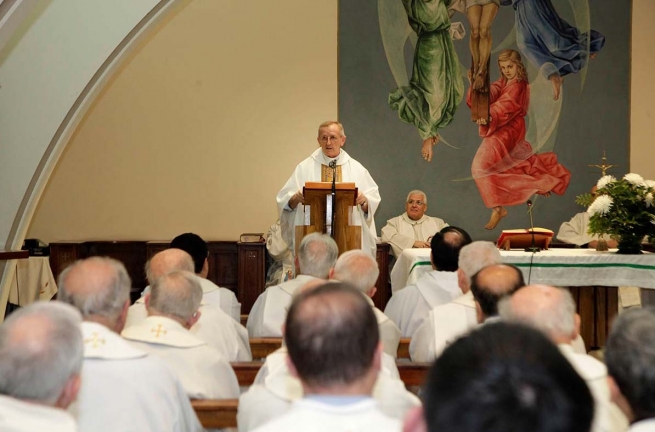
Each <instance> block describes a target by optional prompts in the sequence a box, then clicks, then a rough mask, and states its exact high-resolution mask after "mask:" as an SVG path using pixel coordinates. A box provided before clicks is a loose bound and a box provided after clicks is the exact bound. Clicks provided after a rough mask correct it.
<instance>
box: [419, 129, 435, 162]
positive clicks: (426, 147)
mask: <svg viewBox="0 0 655 432" xmlns="http://www.w3.org/2000/svg"><path fill="white" fill-rule="evenodd" d="M438 142H439V136H438V135H437V136H436V137H429V138H426V139H424V140H423V147H422V148H421V155H422V156H423V159H425V160H426V161H428V162H430V161H431V160H432V147H433V146H434V145H435V144H436V143H438Z"/></svg>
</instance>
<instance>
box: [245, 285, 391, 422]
mask: <svg viewBox="0 0 655 432" xmlns="http://www.w3.org/2000/svg"><path fill="white" fill-rule="evenodd" d="M284 338H285V342H286V345H287V349H288V361H287V360H285V359H283V357H285V356H286V355H284V354H281V357H280V358H278V359H277V360H276V361H273V360H271V363H270V364H269V365H268V366H270V367H272V370H271V371H269V375H268V376H267V377H266V378H264V382H268V383H269V384H270V387H268V391H269V393H270V394H269V395H268V396H270V398H269V401H275V398H277V402H271V406H275V407H276V408H274V409H275V412H272V413H270V412H269V413H268V414H265V413H264V403H263V401H262V400H261V399H258V398H262V397H264V395H265V392H266V388H264V391H262V392H260V394H259V395H257V394H255V393H254V391H253V388H255V386H253V388H251V391H249V392H248V393H246V394H244V395H243V396H242V398H241V404H240V406H239V414H238V415H239V428H240V430H241V431H244V430H250V429H251V428H252V427H255V424H260V425H259V426H258V427H256V429H255V430H257V431H259V432H267V431H281V430H284V431H290V432H293V431H306V430H317V431H346V430H352V429H354V430H359V431H368V430H370V431H382V432H384V431H399V430H400V427H401V424H400V421H399V420H398V419H394V418H392V417H389V416H387V415H386V414H384V413H383V412H382V411H381V410H380V409H379V408H378V406H377V404H376V402H375V399H373V398H372V396H371V395H372V393H373V388H374V386H375V383H376V381H377V379H378V376H379V375H380V371H381V368H382V356H383V352H382V345H381V343H380V341H379V331H378V324H377V319H376V317H375V313H374V312H373V310H372V308H371V307H370V305H369V304H368V302H366V300H365V298H364V297H363V296H362V295H361V293H360V292H359V291H357V290H356V289H355V288H353V287H351V286H349V285H347V284H343V283H327V284H324V285H321V286H319V287H317V288H313V289H308V290H305V291H304V292H302V293H300V294H299V295H297V296H296V297H295V298H294V300H293V302H292V304H291V306H290V307H289V312H288V314H287V317H286V322H285V335H284ZM281 365H288V367H289V370H290V373H291V374H293V375H295V376H297V378H298V380H299V382H296V385H295V387H289V386H288V385H287V384H288V383H289V382H292V381H291V380H290V379H289V374H288V373H285V374H281V375H278V374H277V373H276V372H277V371H278V369H279V367H280V366H281ZM276 379H279V380H280V382H279V383H275V384H274V381H275V380H276ZM276 388H277V389H278V390H280V389H281V390H283V392H284V394H283V395H282V397H278V396H276V395H275V394H274V393H273V391H274V390H273V389H276ZM291 396H293V397H294V398H295V399H296V401H295V402H294V403H293V404H292V405H291V406H290V407H289V400H288V399H289V397H291ZM285 398H286V400H285ZM273 403H275V405H273ZM285 407H286V408H285ZM254 416H261V417H266V419H263V420H256V419H253V418H252V417H254ZM271 417H275V418H272V419H271ZM266 420H268V421H266ZM262 421H265V423H263V424H261V422H262ZM251 422H252V423H251Z"/></svg>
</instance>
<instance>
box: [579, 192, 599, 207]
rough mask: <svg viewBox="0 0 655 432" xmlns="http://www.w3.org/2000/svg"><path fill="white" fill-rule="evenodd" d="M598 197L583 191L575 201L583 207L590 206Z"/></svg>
mask: <svg viewBox="0 0 655 432" xmlns="http://www.w3.org/2000/svg"><path fill="white" fill-rule="evenodd" d="M595 198H596V197H595V196H594V195H592V194H590V193H583V194H581V195H578V196H577V197H575V203H576V204H578V205H581V206H582V207H589V206H590V205H591V203H592V202H594V199H595Z"/></svg>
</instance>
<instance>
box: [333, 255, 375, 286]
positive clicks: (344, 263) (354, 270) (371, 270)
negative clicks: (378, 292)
mask: <svg viewBox="0 0 655 432" xmlns="http://www.w3.org/2000/svg"><path fill="white" fill-rule="evenodd" d="M379 274H380V270H379V269H378V263H377V262H376V261H375V260H374V259H373V257H372V256H371V254H368V253H366V252H364V251H362V250H358V249H355V250H351V251H348V252H345V253H343V254H342V255H341V256H340V257H339V259H338V260H337V263H336V264H335V266H334V272H333V273H332V279H336V280H338V281H341V282H346V283H349V284H350V285H352V286H354V287H355V288H357V289H358V290H359V291H361V292H362V293H364V294H366V295H369V293H371V292H372V291H373V288H374V287H375V282H376V281H377V280H378V275H379Z"/></svg>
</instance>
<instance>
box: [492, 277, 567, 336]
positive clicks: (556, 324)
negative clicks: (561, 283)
mask: <svg viewBox="0 0 655 432" xmlns="http://www.w3.org/2000/svg"><path fill="white" fill-rule="evenodd" d="M498 310H499V313H500V316H501V317H503V318H504V319H507V320H510V321H516V322H521V323H524V324H528V325H531V326H533V327H536V328H537V329H539V330H541V331H542V332H544V333H545V334H546V335H547V336H548V337H549V338H550V339H551V340H552V341H553V342H555V343H571V341H572V340H573V339H575V337H577V334H578V325H577V320H576V313H575V301H574V300H573V297H572V296H571V293H570V292H569V291H568V290H567V289H564V288H555V287H552V286H548V285H528V286H525V287H523V288H520V289H519V290H518V291H516V292H515V293H514V294H513V295H512V296H511V297H510V298H505V299H503V300H502V301H501V302H500V304H499V308H498Z"/></svg>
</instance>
